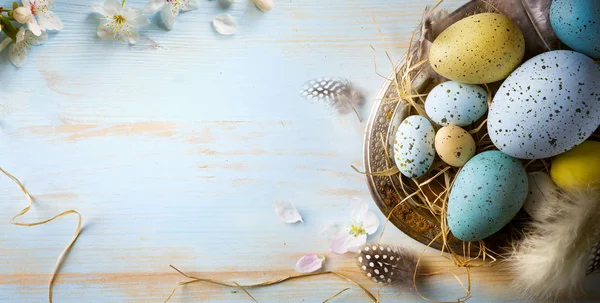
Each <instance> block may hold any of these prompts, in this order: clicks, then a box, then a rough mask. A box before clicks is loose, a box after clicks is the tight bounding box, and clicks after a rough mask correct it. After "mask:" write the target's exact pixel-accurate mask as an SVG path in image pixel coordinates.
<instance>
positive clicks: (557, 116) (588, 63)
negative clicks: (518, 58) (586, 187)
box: [488, 51, 600, 159]
mask: <svg viewBox="0 0 600 303" xmlns="http://www.w3.org/2000/svg"><path fill="white" fill-rule="evenodd" d="M599 125H600V65H598V64H596V63H595V62H594V61H593V60H592V59H590V58H589V57H587V56H585V55H582V54H580V53H576V52H572V51H551V52H547V53H543V54H541V55H538V56H536V57H534V58H532V59H530V60H529V61H527V62H525V63H524V64H523V65H521V66H520V67H519V68H517V69H516V70H515V71H514V72H513V73H512V74H511V75H510V76H509V77H508V78H507V79H506V80H505V81H504V83H502V86H501V87H500V89H499V90H498V92H497V93H496V95H495V96H494V100H493V102H492V105H491V108H490V111H489V114H488V133H489V135H490V138H491V139H492V142H494V145H496V147H498V149H500V150H501V151H503V152H504V153H506V154H508V155H510V156H513V157H516V158H522V159H541V158H548V157H552V156H555V155H558V154H560V153H563V152H565V151H568V150H570V149H571V148H573V147H574V146H576V145H578V144H580V143H581V142H583V141H584V140H585V139H587V138H588V137H589V136H590V135H591V134H592V133H593V132H594V131H595V130H596V129H597V128H598V126H599Z"/></svg>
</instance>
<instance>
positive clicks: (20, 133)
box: [0, 0, 600, 303]
mask: <svg viewBox="0 0 600 303" xmlns="http://www.w3.org/2000/svg"><path fill="white" fill-rule="evenodd" d="M461 2H462V1H459V0H455V1H447V3H446V4H445V5H446V6H447V7H449V8H454V7H457V6H458V5H459V4H460V3H461ZM92 4H101V1H87V0H86V1H67V0H56V5H55V7H56V13H57V14H58V15H59V16H60V17H61V18H62V19H63V21H64V24H65V29H64V30H63V31H62V32H60V33H58V34H52V35H51V37H50V40H49V42H48V43H47V44H45V45H43V46H42V47H35V48H34V49H33V50H32V51H31V55H30V56H29V58H27V62H26V64H25V66H24V67H23V68H21V69H19V70H17V69H15V68H14V67H12V66H11V65H10V64H9V63H8V62H7V60H6V53H4V54H2V56H0V87H2V91H1V92H0V105H1V106H0V127H1V132H0V146H2V149H1V150H0V165H2V167H4V168H5V169H7V170H8V171H10V172H11V173H13V174H14V175H15V176H17V177H19V178H20V179H21V181H23V183H24V184H25V186H27V188H28V189H29V191H30V192H31V193H32V194H33V195H34V196H35V197H36V198H37V202H36V204H35V206H34V210H33V211H32V212H31V213H30V214H29V215H28V216H27V217H26V218H24V219H26V220H31V221H33V220H39V219H44V218H47V217H49V216H51V215H54V214H56V213H58V212H60V211H63V210H66V209H76V210H78V211H79V212H81V213H82V215H83V217H84V224H85V225H84V230H83V232H82V234H81V237H80V238H79V240H78V241H77V243H76V244H75V246H74V249H73V251H72V252H71V253H70V255H69V256H68V258H67V261H66V263H65V265H64V266H63V268H62V271H61V274H60V275H59V277H58V279H57V282H56V286H55V302H162V301H163V300H164V299H165V298H166V296H167V295H168V294H169V292H170V291H171V289H172V288H173V287H174V286H175V284H176V282H178V281H179V280H180V279H181V278H180V277H179V276H178V275H176V274H175V273H174V272H173V271H172V270H171V269H170V268H169V267H168V265H169V264H173V265H176V266H178V267H179V268H181V269H183V270H186V271H189V272H194V273H196V274H197V275H202V276H206V277H210V278H215V279H226V280H235V281H237V282H240V283H246V282H247V283H252V282H257V281H262V280H266V279H271V278H278V277H282V276H285V275H288V274H292V273H293V267H294V264H295V262H296V260H297V259H298V258H299V257H300V256H302V255H303V254H305V253H308V252H314V253H325V254H327V251H328V243H327V240H326V239H325V238H324V237H323V235H322V231H323V230H324V229H325V228H326V227H327V226H328V225H330V224H331V223H333V222H336V221H347V220H348V219H349V203H350V201H351V200H352V199H354V198H359V199H364V200H367V201H369V200H370V196H369V192H368V189H367V186H366V182H365V180H364V178H363V177H362V176H361V175H359V174H356V173H355V172H354V171H353V170H352V169H351V168H350V165H356V166H359V167H360V166H361V165H362V163H361V162H362V161H361V158H362V155H361V153H362V137H363V132H364V123H362V124H361V123H359V122H358V121H357V119H356V117H355V116H353V115H348V116H343V117H338V116H336V115H335V114H333V113H332V112H331V111H328V110H327V109H324V108H323V107H321V106H319V105H317V104H311V103H309V102H306V101H304V100H302V99H301V98H300V97H299V96H298V90H299V89H300V88H301V86H302V84H303V83H304V82H305V81H307V80H309V79H311V78H314V77H320V76H342V77H346V78H348V79H350V80H352V81H354V82H355V83H357V84H358V86H359V87H360V88H361V89H363V90H364V92H365V94H366V95H367V96H368V100H369V102H368V104H366V105H365V106H364V107H363V108H362V109H361V114H362V115H363V116H364V117H366V116H367V114H368V110H369V108H370V103H371V101H372V98H373V97H374V95H375V93H376V92H377V90H378V89H379V87H380V85H381V83H382V79H381V78H379V77H378V76H377V75H376V73H375V70H374V68H373V55H374V53H373V51H372V50H371V47H370V45H372V46H373V47H374V48H375V49H376V52H375V57H376V59H377V63H378V69H379V71H380V73H382V74H387V73H388V72H389V70H390V64H389V63H388V62H387V61H386V57H385V54H384V51H388V52H389V53H390V55H391V56H392V58H394V59H395V60H399V59H400V58H401V56H402V54H403V53H404V51H405V48H406V45H407V44H408V41H409V38H410V33H411V32H412V30H413V29H414V26H415V25H416V24H417V22H418V21H419V20H420V16H421V13H422V11H423V9H424V5H425V3H424V2H423V1H412V0H377V1H374V0H372V1H358V0H327V1H309V0H297V1H296V0H295V1H289V0H285V1H277V2H276V7H275V9H274V10H273V11H271V12H269V13H262V12H259V11H258V10H256V9H255V8H254V7H253V6H252V5H249V6H247V5H246V3H245V2H238V3H236V4H235V6H234V8H233V9H232V14H233V15H234V16H236V17H237V18H239V23H240V33H239V34H238V35H236V36H234V37H223V36H218V35H216V34H215V33H214V32H213V30H212V28H211V26H210V20H211V18H212V17H213V16H215V15H216V14H217V13H219V12H221V11H220V10H219V9H218V8H217V4H216V3H215V2H214V1H212V2H211V1H206V0H201V8H200V9H199V10H198V11H193V12H188V13H184V14H181V15H180V16H179V17H178V19H177V23H176V25H175V28H174V29H173V30H172V31H170V32H167V31H165V30H164V29H163V28H162V27H161V26H160V21H157V20H154V18H153V20H154V21H155V22H154V23H153V25H150V26H147V27H145V28H144V29H143V31H142V41H141V43H140V44H138V45H136V46H127V45H125V44H123V43H118V42H107V41H101V40H99V39H97V38H96V36H95V32H96V27H97V17H96V16H95V15H93V14H91V12H92V9H91V5H92ZM144 4H145V3H144V1H142V0H129V1H128V5H129V6H131V7H142V6H143V5H144ZM373 17H375V18H377V21H378V23H379V25H380V27H381V30H382V32H383V36H380V35H379V33H378V30H377V27H376V26H375V24H374V23H373ZM157 24H158V25H157ZM278 199H287V200H290V201H293V202H294V203H295V204H296V206H297V207H298V209H299V211H300V212H301V213H302V215H303V217H304V219H305V223H304V224H297V225H284V224H282V223H280V222H279V221H278V220H277V218H276V217H275V215H274V210H273V201H274V200H278ZM0 200H2V201H3V202H2V210H1V211H0V228H1V229H2V233H0V302H19V303H21V302H44V301H45V298H46V292H47V287H46V284H47V281H48V279H49V277H50V273H51V271H52V266H53V264H54V262H55V259H56V257H57V256H58V254H59V253H60V251H61V249H62V248H63V247H64V245H65V244H66V243H67V242H68V240H69V239H70V237H71V234H72V232H73V230H74V228H75V218H69V217H65V218H61V219H59V220H57V221H56V222H52V223H50V224H48V225H46V226H40V227H30V228H26V227H16V226H13V225H10V224H9V223H8V222H9V221H10V218H12V216H13V215H14V214H16V213H17V212H18V211H19V210H20V209H21V208H22V207H24V206H25V205H26V200H25V199H24V197H23V196H22V194H21V193H20V191H19V189H18V187H16V185H14V184H13V183H11V182H10V180H8V179H7V178H0ZM370 206H371V207H372V208H375V205H374V204H373V203H371V204H370ZM377 213H378V214H379V215H381V214H380V213H379V211H377ZM382 220H383V218H382ZM384 238H385V242H387V243H394V244H401V245H405V246H407V247H408V248H410V249H412V250H413V251H415V252H420V251H421V250H422V249H423V248H424V246H422V245H420V244H419V243H417V242H415V241H413V240H411V239H409V238H408V237H406V236H405V235H403V234H401V233H400V232H399V231H398V230H396V229H395V228H394V227H393V226H391V225H390V226H388V229H387V231H386V235H385V237H384ZM373 239H377V238H376V237H373ZM327 255H328V257H329V259H328V261H327V268H328V269H331V270H347V271H353V272H352V273H351V275H352V276H353V277H356V278H357V279H361V280H362V281H365V283H366V285H367V286H369V288H370V289H371V290H373V291H374V292H377V291H378V287H377V286H376V285H373V284H371V283H368V282H367V281H366V280H365V279H362V278H361V277H360V275H359V274H358V272H357V271H354V263H353V260H352V259H351V256H349V255H348V256H347V255H344V256H335V255H331V254H327ZM423 264H424V266H425V267H426V268H424V270H441V271H442V274H440V275H438V276H434V277H430V278H425V279H422V280H421V282H420V288H421V289H422V290H423V292H424V293H425V294H427V295H428V296H430V297H431V298H435V299H438V300H453V299H455V298H457V297H460V296H462V295H463V291H462V289H461V288H460V286H459V285H458V284H457V283H456V280H455V279H454V277H453V276H452V274H451V272H450V271H451V270H452V271H453V272H455V273H456V274H457V275H458V276H459V277H461V278H462V279H463V280H465V278H466V275H465V273H464V272H463V271H461V270H458V269H452V267H451V266H450V264H449V263H448V262H447V261H446V260H445V259H444V258H442V257H440V256H439V254H438V253H437V252H435V251H428V252H427V253H426V257H425V258H424V260H423ZM598 281H600V280H598V279H597V278H596V279H595V280H594V279H590V281H588V283H589V284H590V285H597V283H598ZM473 283H474V285H473V289H472V291H473V294H474V298H473V299H472V301H471V302H526V301H523V300H521V299H520V298H518V297H516V296H515V294H514V293H513V292H511V291H510V290H509V289H507V287H506V285H507V283H508V278H507V277H506V276H505V275H504V274H502V273H501V271H500V270H499V268H497V267H495V268H481V269H475V270H474V275H473ZM346 287H352V286H351V285H349V284H348V283H347V282H345V281H341V280H339V279H338V278H335V277H318V278H312V279H310V280H303V281H295V282H290V283H288V284H284V285H277V286H273V287H269V288H264V289H251V292H252V294H253V295H254V296H255V297H256V298H257V299H258V300H259V301H260V302H322V301H323V300H325V299H327V298H328V297H330V296H331V295H333V294H335V293H336V292H338V291H340V290H342V289H343V288H346ZM381 298H382V302H388V301H391V302H415V301H418V300H419V298H418V296H417V295H416V294H415V293H414V292H411V291H408V290H402V289H394V288H390V287H388V288H384V289H382V290H381ZM594 299H595V300H600V292H598V290H595V292H594V290H592V292H591V293H590V300H594ZM199 301H203V302H204V301H210V302H248V301H249V299H248V298H247V297H246V296H245V295H244V294H243V293H241V292H240V291H239V290H236V289H224V288H221V287H215V286H210V285H193V286H189V287H187V288H185V289H182V290H179V291H178V292H177V294H176V296H175V297H174V299H173V301H172V302H199ZM332 302H367V299H366V297H365V296H364V294H362V293H361V291H360V290H359V289H357V288H356V287H352V289H351V290H350V291H347V292H345V293H343V294H342V295H340V296H339V297H337V298H336V299H335V300H334V301H332Z"/></svg>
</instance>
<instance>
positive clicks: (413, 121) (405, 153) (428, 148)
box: [394, 116, 435, 178]
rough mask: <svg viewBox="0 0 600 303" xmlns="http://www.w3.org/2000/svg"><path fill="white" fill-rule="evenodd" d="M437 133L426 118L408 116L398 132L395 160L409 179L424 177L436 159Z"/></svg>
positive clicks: (395, 143) (395, 142) (395, 144)
mask: <svg viewBox="0 0 600 303" xmlns="http://www.w3.org/2000/svg"><path fill="white" fill-rule="evenodd" d="M434 140H435V131H434V129H433V126H432V125H431V123H430V122H429V120H427V119H426V118H424V117H421V116H408V117H407V118H406V119H404V121H402V123H401V124H400V126H398V131H396V138H395V140H394V160H395V162H396V166H398V169H399V170H400V172H401V173H402V174H403V175H405V176H406V177H409V178H418V177H420V176H422V175H424V174H425V173H426V172H427V170H429V167H430V166H431V164H433V159H434V158H435V149H434V147H433V143H434Z"/></svg>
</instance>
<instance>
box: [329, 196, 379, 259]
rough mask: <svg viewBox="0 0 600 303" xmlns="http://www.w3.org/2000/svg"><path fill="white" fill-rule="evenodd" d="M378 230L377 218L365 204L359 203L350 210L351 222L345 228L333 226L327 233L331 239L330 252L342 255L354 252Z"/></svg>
mask: <svg viewBox="0 0 600 303" xmlns="http://www.w3.org/2000/svg"><path fill="white" fill-rule="evenodd" d="M377 229H379V218H377V215H375V213H373V212H372V211H369V206H368V205H367V203H365V202H360V203H359V204H358V205H356V206H355V207H354V209H353V210H352V222H351V223H350V224H349V225H348V226H346V227H345V228H343V227H341V226H339V225H335V226H333V227H331V228H330V230H329V231H328V233H329V234H330V235H331V236H332V237H331V240H332V241H331V247H330V249H331V251H332V252H334V253H336V254H344V253H346V252H348V251H351V252H355V251H357V250H358V249H359V248H360V247H361V246H363V245H364V244H365V243H367V236H368V235H372V234H374V233H375V232H376V231H377Z"/></svg>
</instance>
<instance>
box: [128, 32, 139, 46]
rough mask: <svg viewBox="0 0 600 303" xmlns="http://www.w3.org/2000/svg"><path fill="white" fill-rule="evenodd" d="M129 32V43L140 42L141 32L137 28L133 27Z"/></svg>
mask: <svg viewBox="0 0 600 303" xmlns="http://www.w3.org/2000/svg"><path fill="white" fill-rule="evenodd" d="M129 32H130V33H131V35H130V36H129V37H128V41H129V44H131V45H133V44H136V43H138V42H140V32H139V31H138V30H137V28H132V29H131V30H130V31H129Z"/></svg>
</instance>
